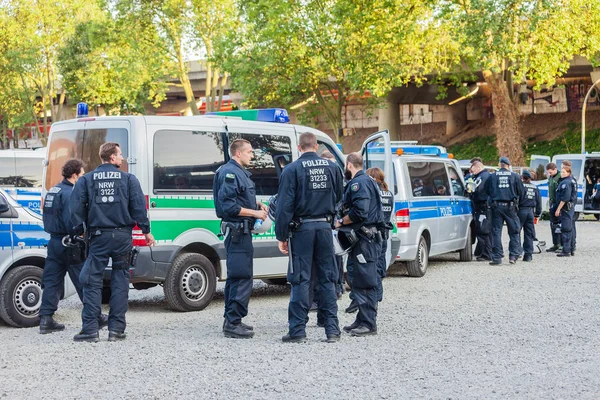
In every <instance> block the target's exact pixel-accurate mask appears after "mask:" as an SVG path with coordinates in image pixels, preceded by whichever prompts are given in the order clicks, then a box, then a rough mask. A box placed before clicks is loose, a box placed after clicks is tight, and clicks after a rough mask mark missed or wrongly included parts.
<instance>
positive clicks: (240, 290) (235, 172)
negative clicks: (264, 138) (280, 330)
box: [213, 139, 268, 339]
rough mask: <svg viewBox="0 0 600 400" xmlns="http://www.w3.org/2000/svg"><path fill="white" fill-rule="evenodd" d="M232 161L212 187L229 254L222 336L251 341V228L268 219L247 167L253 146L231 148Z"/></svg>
mask: <svg viewBox="0 0 600 400" xmlns="http://www.w3.org/2000/svg"><path fill="white" fill-rule="evenodd" d="M229 155H230V157H231V159H230V160H229V162H228V163H227V164H225V165H223V166H222V167H220V168H219V169H218V170H217V173H216V174H215V178H214V184H213V196H214V199H215V211H216V213H217V217H219V218H221V219H223V222H224V225H225V227H226V228H225V250H226V251H227V281H226V282H225V291H224V297H225V313H224V315H223V316H224V318H225V320H224V321H223V335H224V336H225V337H228V338H234V339H249V338H251V337H253V336H254V328H253V327H252V326H250V325H246V324H245V323H243V322H242V319H243V318H245V317H246V315H248V303H249V302H250V295H251V294H252V280H253V277H254V264H253V258H254V247H253V246H252V232H251V231H252V227H253V226H254V222H255V221H256V220H257V219H259V220H262V221H264V220H265V219H266V218H267V211H268V209H267V206H265V205H264V204H263V203H261V202H259V201H257V200H256V189H255V186H254V182H252V180H251V179H250V176H251V175H252V174H251V173H250V172H249V171H247V170H246V168H247V167H248V166H249V165H250V161H251V160H252V158H253V157H254V153H253V151H252V145H251V144H250V142H249V141H247V140H244V139H238V140H234V141H233V142H232V143H231V145H230V146H229Z"/></svg>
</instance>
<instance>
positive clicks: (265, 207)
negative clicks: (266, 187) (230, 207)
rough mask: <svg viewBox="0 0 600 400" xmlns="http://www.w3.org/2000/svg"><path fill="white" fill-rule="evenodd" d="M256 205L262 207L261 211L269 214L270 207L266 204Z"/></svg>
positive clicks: (258, 202) (259, 203)
mask: <svg viewBox="0 0 600 400" xmlns="http://www.w3.org/2000/svg"><path fill="white" fill-rule="evenodd" d="M256 204H258V206H259V207H260V209H261V210H263V211H266V212H269V207H267V206H266V205H265V204H264V203H261V202H260V201H257V202H256Z"/></svg>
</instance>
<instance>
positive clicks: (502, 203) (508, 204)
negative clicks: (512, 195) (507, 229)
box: [492, 200, 517, 208]
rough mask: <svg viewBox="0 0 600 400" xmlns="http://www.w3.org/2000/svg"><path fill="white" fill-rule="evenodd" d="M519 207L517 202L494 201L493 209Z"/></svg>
mask: <svg viewBox="0 0 600 400" xmlns="http://www.w3.org/2000/svg"><path fill="white" fill-rule="evenodd" d="M498 206H501V207H511V208H512V207H517V202H516V201H495V200H494V201H492V208H495V207H498Z"/></svg>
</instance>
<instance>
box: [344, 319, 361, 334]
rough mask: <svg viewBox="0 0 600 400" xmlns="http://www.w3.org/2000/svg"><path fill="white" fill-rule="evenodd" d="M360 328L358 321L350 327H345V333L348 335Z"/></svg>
mask: <svg viewBox="0 0 600 400" xmlns="http://www.w3.org/2000/svg"><path fill="white" fill-rule="evenodd" d="M358 327H359V323H358V321H354V322H353V323H352V325H348V326H345V327H344V332H346V333H350V331H351V330H352V329H356V328H358Z"/></svg>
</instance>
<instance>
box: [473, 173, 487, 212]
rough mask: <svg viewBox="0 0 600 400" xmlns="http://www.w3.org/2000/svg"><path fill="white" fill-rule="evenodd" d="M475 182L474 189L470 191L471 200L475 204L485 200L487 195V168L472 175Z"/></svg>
mask: <svg viewBox="0 0 600 400" xmlns="http://www.w3.org/2000/svg"><path fill="white" fill-rule="evenodd" d="M472 178H473V181H474V183H475V190H474V191H473V193H471V200H472V201H473V203H475V204H481V203H484V202H487V200H488V197H489V195H490V194H489V188H488V180H489V179H490V172H489V171H488V170H487V169H483V170H481V172H480V173H478V174H476V175H473V176H472Z"/></svg>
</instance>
